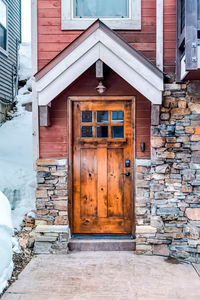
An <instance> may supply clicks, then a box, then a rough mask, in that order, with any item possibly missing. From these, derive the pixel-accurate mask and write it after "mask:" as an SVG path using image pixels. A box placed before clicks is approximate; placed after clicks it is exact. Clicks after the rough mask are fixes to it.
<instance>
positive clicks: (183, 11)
mask: <svg viewBox="0 0 200 300" xmlns="http://www.w3.org/2000/svg"><path fill="white" fill-rule="evenodd" d="M184 27H185V0H181V32H182V31H183V29H184Z"/></svg>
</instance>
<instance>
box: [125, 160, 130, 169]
mask: <svg viewBox="0 0 200 300" xmlns="http://www.w3.org/2000/svg"><path fill="white" fill-rule="evenodd" d="M130 166H131V162H130V160H129V159H126V160H125V168H130Z"/></svg>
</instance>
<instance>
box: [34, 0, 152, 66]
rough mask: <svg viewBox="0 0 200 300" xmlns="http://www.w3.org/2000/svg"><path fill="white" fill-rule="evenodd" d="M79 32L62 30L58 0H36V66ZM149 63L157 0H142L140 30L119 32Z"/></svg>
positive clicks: (63, 46) (51, 56)
mask: <svg viewBox="0 0 200 300" xmlns="http://www.w3.org/2000/svg"><path fill="white" fill-rule="evenodd" d="M80 33H81V31H72V30H69V31H62V30H61V0H38V67H39V69H41V68H42V67H43V66H45V65H46V64H47V63H48V62H49V61H50V60H51V59H52V58H53V57H54V56H56V55H57V54H58V53H59V52H60V51H61V50H63V49H64V48H65V47H66V46H67V45H68V44H69V43H71V42H72V41H73V40H74V39H75V38H76V37H77V36H78V35H79V34H80ZM118 34H119V35H120V36H121V37H122V38H123V39H124V40H125V41H127V42H128V43H130V44H131V45H132V46H134V47H135V49H137V50H139V51H141V53H142V54H143V55H145V56H146V57H147V58H148V59H149V60H150V61H151V62H153V63H155V59H156V1H155V0H142V30H141V31H140V30H139V31H132V30H131V31H118Z"/></svg>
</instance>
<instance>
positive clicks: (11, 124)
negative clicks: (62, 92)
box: [0, 45, 35, 229]
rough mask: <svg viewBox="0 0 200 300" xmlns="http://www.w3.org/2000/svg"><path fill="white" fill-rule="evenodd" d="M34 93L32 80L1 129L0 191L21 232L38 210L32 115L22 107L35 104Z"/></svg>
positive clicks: (21, 59)
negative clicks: (32, 212) (29, 214)
mask: <svg viewBox="0 0 200 300" xmlns="http://www.w3.org/2000/svg"><path fill="white" fill-rule="evenodd" d="M22 48H23V45H22ZM25 49H27V48H25ZM21 53H23V55H22V56H21V58H20V63H21V65H20V69H21V74H22V73H23V74H24V75H23V76H24V78H25V74H26V72H28V71H27V70H26V71H25V72H22V70H23V68H24V66H25V65H26V62H27V61H31V59H30V57H28V58H27V57H26V56H25V51H24V50H23V51H21ZM27 53H28V51H27V52H26V54H27ZM27 66H28V65H27ZM28 69H29V67H28ZM21 76H22V75H21ZM29 76H30V73H27V77H26V78H27V79H29ZM30 90H31V80H28V81H27V83H26V85H25V86H24V87H23V88H21V89H20V90H19V95H18V96H17V101H18V104H17V112H16V113H15V114H14V118H13V119H12V120H10V121H7V122H6V123H4V124H2V126H1V127H0V139H1V143H0V190H1V191H2V192H3V193H4V194H5V195H6V196H7V198H8V199H9V201H10V204H11V209H12V221H13V226H14V227H15V228H17V229H19V228H20V224H21V223H22V220H23V217H24V215H25V214H26V213H27V212H29V211H30V210H32V209H34V208H35V195H34V193H35V172H34V171H33V150H32V148H33V147H32V113H31V112H27V111H25V109H24V108H23V107H22V104H24V103H28V102H31V100H32V99H31V97H32V94H31V92H30Z"/></svg>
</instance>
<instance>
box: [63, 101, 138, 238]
mask: <svg viewBox="0 0 200 300" xmlns="http://www.w3.org/2000/svg"><path fill="white" fill-rule="evenodd" d="M135 99H136V97H135V96H88V97H87V96H70V97H68V98H67V133H68V218H69V228H70V232H71V234H72V233H73V182H72V180H73V114H72V112H73V102H75V101H77V102H80V101H87V102H90V101H91V102H95V101H130V102H131V168H132V193H131V194H132V196H131V203H132V236H133V237H135V231H136V219H135V216H136V214H135Z"/></svg>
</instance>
